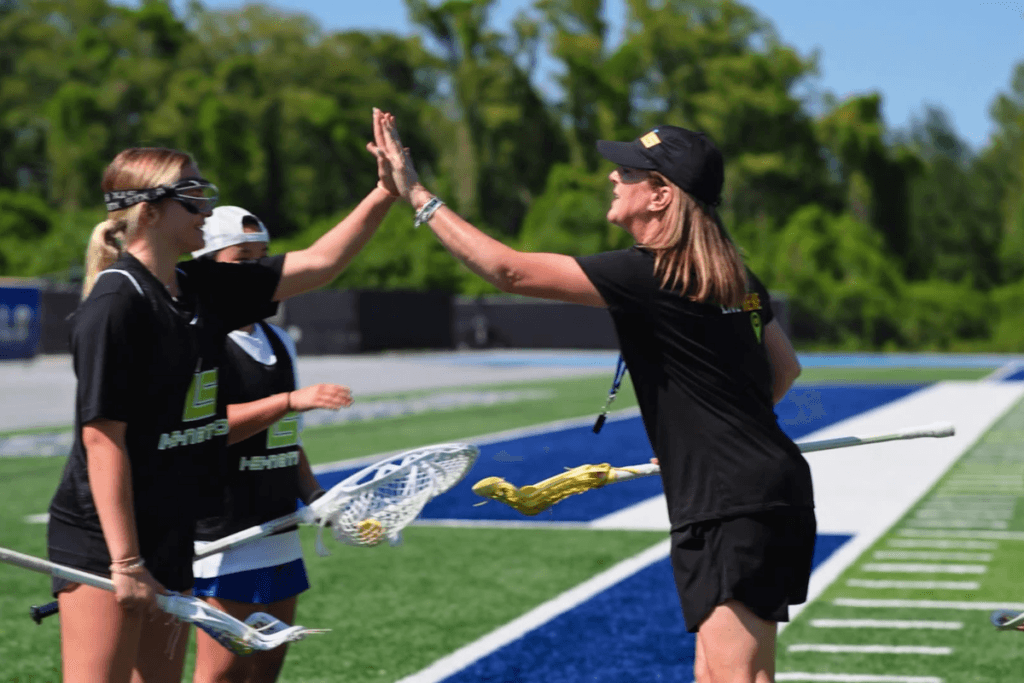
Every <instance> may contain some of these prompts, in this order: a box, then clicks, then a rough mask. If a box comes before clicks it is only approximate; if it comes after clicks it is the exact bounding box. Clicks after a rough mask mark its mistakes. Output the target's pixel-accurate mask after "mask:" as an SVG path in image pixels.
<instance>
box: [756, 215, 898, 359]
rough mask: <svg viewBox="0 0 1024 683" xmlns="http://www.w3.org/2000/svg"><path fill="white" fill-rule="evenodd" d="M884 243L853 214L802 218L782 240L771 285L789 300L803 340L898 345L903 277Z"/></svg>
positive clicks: (794, 219) (795, 219)
mask: <svg viewBox="0 0 1024 683" xmlns="http://www.w3.org/2000/svg"><path fill="white" fill-rule="evenodd" d="M881 247H882V239H881V237H880V236H879V235H878V233H876V232H875V231H873V230H872V229H871V227H870V226H869V225H867V224H866V223H864V222H863V221H861V220H859V219H857V218H856V217H854V216H852V215H850V214H841V215H838V216H837V215H833V214H831V213H829V212H828V211H827V210H826V209H824V208H823V207H821V206H815V205H810V206H806V207H804V208H802V209H800V210H799V211H797V212H796V213H795V214H794V215H793V217H792V219H790V221H789V223H788V224H787V225H786V226H785V228H784V229H783V231H782V233H781V234H780V236H779V247H778V251H777V252H776V257H775V262H774V264H773V267H772V270H771V272H772V280H771V285H772V286H773V287H774V288H778V289H779V290H780V291H784V292H786V293H788V294H789V297H790V302H791V304H792V313H791V316H792V324H793V331H794V335H795V336H797V337H798V338H805V339H813V340H815V341H816V342H818V343H821V342H825V343H828V344H835V345H840V346H845V347H848V348H854V347H856V346H857V345H859V344H861V343H863V341H867V343H868V344H870V345H871V346H872V347H880V346H884V345H886V344H887V343H896V342H897V341H898V328H897V320H898V315H899V313H898V310H897V302H898V299H899V297H900V294H901V291H902V289H903V287H904V283H903V280H902V277H901V276H900V273H899V271H898V270H897V269H896V267H895V266H894V265H893V263H892V262H891V261H890V260H888V259H886V258H885V255H884V253H883V252H882V248H881Z"/></svg>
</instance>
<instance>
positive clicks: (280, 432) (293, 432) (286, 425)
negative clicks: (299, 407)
mask: <svg viewBox="0 0 1024 683" xmlns="http://www.w3.org/2000/svg"><path fill="white" fill-rule="evenodd" d="M298 445H299V414H298V413H288V414H287V415H285V416H284V417H282V418H281V419H280V420H278V421H277V422H275V423H274V424H273V425H271V427H270V429H268V430H267V448H268V449H270V448H288V447H289V446H298Z"/></svg>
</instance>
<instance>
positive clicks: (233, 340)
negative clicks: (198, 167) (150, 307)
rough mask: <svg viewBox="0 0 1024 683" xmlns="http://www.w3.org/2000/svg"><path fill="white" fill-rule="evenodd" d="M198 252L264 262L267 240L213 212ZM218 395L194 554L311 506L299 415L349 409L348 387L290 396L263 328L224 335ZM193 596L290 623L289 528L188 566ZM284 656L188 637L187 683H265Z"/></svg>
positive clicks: (287, 360) (279, 351) (290, 366)
mask: <svg viewBox="0 0 1024 683" xmlns="http://www.w3.org/2000/svg"><path fill="white" fill-rule="evenodd" d="M203 235H204V237H205V239H206V246H204V247H203V248H202V249H199V250H197V251H194V252H192V256H193V257H195V258H202V259H210V260H213V261H220V262H224V263H242V262H246V261H255V260H258V259H261V258H265V257H266V256H267V246H268V243H269V241H270V234H269V232H268V231H267V228H266V227H265V226H264V225H263V223H262V222H261V221H260V219H259V218H257V217H256V216H254V215H253V214H251V213H249V212H248V211H246V210H245V209H243V208H241V207H238V206H219V207H217V208H216V209H214V210H213V215H212V216H210V217H209V218H207V219H206V222H205V223H204V224H203ZM224 355H225V362H224V363H223V364H222V365H221V379H220V391H221V392H223V396H224V401H225V402H226V403H227V404H228V406H227V415H228V425H229V428H230V432H229V433H228V449H227V457H226V458H225V460H224V465H225V476H224V477H223V479H222V480H223V482H224V487H223V491H220V492H217V493H214V494H213V495H214V496H215V497H217V498H219V499H220V500H221V501H222V502H223V506H222V507H221V509H220V510H218V511H217V514H215V515H212V516H210V517H208V518H205V519H202V520H199V522H198V524H197V526H196V550H199V549H200V548H201V547H203V545H205V544H206V543H208V542H209V541H213V540H216V539H218V538H221V537H223V536H227V535H229V534H233V533H235V532H236V531H241V530H242V529H247V528H249V527H251V526H255V525H257V524H263V523H264V522H267V521H270V520H272V519H276V518H278V517H281V516H283V515H286V514H289V513H291V512H294V511H295V501H296V500H297V499H298V500H302V501H303V502H305V503H307V504H308V503H311V502H312V501H314V500H316V498H318V497H319V496H320V495H323V493H324V491H323V489H322V488H320V485H319V484H318V483H317V481H316V478H315V477H314V476H313V471H312V469H310V466H309V460H308V459H307V457H306V452H305V450H304V449H303V447H302V440H301V438H300V429H301V421H300V420H299V418H298V414H300V413H303V412H306V411H308V410H313V409H316V408H326V409H329V410H337V409H338V408H340V407H341V406H346V407H347V406H350V405H351V404H352V396H351V392H350V391H349V389H348V387H343V386H340V385H337V384H314V385H312V386H308V387H305V388H303V389H296V387H297V386H298V373H297V359H296V353H295V342H294V341H293V340H292V338H291V337H290V336H289V335H288V333H287V332H285V331H284V330H282V329H281V328H280V327H277V326H275V325H271V324H270V323H268V322H266V321H259V322H256V323H254V324H252V325H248V326H246V327H243V328H240V329H237V330H235V331H233V332H231V333H230V334H229V335H228V340H227V344H226V348H225V354H224ZM192 569H193V574H194V575H195V585H194V587H193V594H194V595H197V596H199V597H202V598H203V599H205V600H206V601H207V602H210V603H211V604H213V605H214V606H215V607H217V608H218V609H221V610H223V611H225V612H227V613H228V614H230V615H232V616H234V617H236V618H238V619H240V620H243V621H244V620H245V618H246V617H248V616H249V615H251V614H252V613H253V612H267V613H268V614H272V615H273V616H275V617H277V618H278V619H280V620H281V621H283V622H285V623H289V624H290V623H292V622H293V620H294V617H295V604H296V601H297V597H298V595H299V593H302V592H303V591H305V590H307V589H308V588H309V581H308V579H307V577H306V568H305V565H304V564H303V560H302V548H301V546H300V544H299V533H298V529H297V528H294V527H293V528H291V529H287V530H285V531H282V532H280V533H277V534H274V535H272V536H270V537H268V538H263V539H260V540H257V541H254V542H252V543H249V544H247V545H245V546H243V547H240V548H236V549H234V550H228V551H226V552H223V553H217V554H214V555H210V556H209V557H204V558H203V559H201V560H198V561H196V562H195V563H194V564H193V567H192ZM287 651H288V646H287V645H282V646H281V647H278V648H276V649H274V650H270V651H269V652H257V653H254V654H252V655H249V656H244V657H243V656H239V655H235V654H233V653H232V652H231V651H230V650H228V649H226V648H224V647H223V646H222V645H220V644H219V643H218V642H217V641H216V640H214V639H213V638H211V637H210V636H209V635H208V634H206V633H205V632H203V631H202V630H198V629H197V630H196V669H195V675H194V677H193V679H192V680H193V683H273V682H274V681H276V680H277V677H278V675H279V673H280V671H281V667H282V666H283V665H284V658H285V655H286V654H287Z"/></svg>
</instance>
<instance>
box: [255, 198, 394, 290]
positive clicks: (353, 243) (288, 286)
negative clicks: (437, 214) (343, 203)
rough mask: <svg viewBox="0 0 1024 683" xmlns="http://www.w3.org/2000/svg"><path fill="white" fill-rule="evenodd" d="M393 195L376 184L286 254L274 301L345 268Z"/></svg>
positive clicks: (370, 234)
mask: <svg viewBox="0 0 1024 683" xmlns="http://www.w3.org/2000/svg"><path fill="white" fill-rule="evenodd" d="M395 199H397V197H395V196H394V195H392V194H390V193H389V192H388V191H387V190H386V189H385V188H383V187H381V186H379V185H378V186H377V187H375V188H374V189H373V190H372V191H371V192H370V194H368V195H366V197H365V198H364V199H363V201H361V202H359V205H358V206H356V208H355V209H354V210H353V211H352V213H350V214H349V215H348V216H346V217H345V218H344V219H343V220H342V221H341V222H340V223H338V224H337V225H336V226H334V227H333V228H331V229H330V230H329V231H328V232H327V233H325V234H324V235H323V236H322V237H321V238H320V239H318V240H317V241H316V242H314V243H313V244H311V245H310V246H309V247H307V248H305V249H300V250H298V251H290V252H288V253H287V254H285V257H284V268H283V269H282V271H281V281H280V283H278V285H277V290H276V291H275V292H274V301H282V300H284V299H287V298H289V297H293V296H295V295H296V294H302V293H303V292H308V291H310V290H312V289H316V288H318V287H323V286H324V285H326V284H327V283H329V282H330V281H331V280H333V279H334V278H336V277H338V275H339V274H340V273H341V271H343V270H344V269H345V267H346V266H347V265H348V264H349V262H351V261H352V258H353V257H354V256H355V255H356V254H358V253H359V250H360V249H362V248H363V247H364V246H365V245H366V243H367V242H369V241H370V238H371V237H373V234H374V233H375V232H376V231H377V228H378V227H379V226H380V223H381V221H382V220H384V216H385V215H387V212H388V209H390V208H391V205H392V204H394V203H395Z"/></svg>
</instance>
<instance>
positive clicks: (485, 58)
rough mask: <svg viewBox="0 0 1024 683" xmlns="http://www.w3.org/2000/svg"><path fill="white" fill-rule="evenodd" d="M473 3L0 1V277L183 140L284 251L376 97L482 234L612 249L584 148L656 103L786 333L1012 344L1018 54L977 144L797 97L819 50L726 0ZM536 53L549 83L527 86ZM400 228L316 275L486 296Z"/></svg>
mask: <svg viewBox="0 0 1024 683" xmlns="http://www.w3.org/2000/svg"><path fill="white" fill-rule="evenodd" d="M495 6H496V0H443V1H431V0H406V7H407V10H408V12H409V16H410V18H411V20H412V22H413V24H414V25H415V26H417V27H418V31H419V35H413V36H398V35H394V34H390V33H383V32H382V33H363V32H356V31H346V32H325V31H324V30H323V29H322V28H321V27H319V26H318V25H317V24H316V23H315V22H314V21H313V20H312V19H311V18H309V17H307V16H304V15H302V14H285V13H282V12H280V11H278V10H275V9H273V8H271V7H269V6H266V5H260V4H247V5H245V6H244V7H243V8H241V9H237V10H214V9H208V8H205V7H204V6H203V5H202V4H200V3H192V4H190V5H188V7H187V8H186V9H181V10H179V9H176V8H177V7H179V5H176V4H174V3H172V2H170V0H143V1H142V2H141V3H139V4H138V5H137V6H134V7H126V6H122V5H119V4H114V2H113V0H16V1H7V2H4V1H2V0H0V149H2V150H3V154H0V275H29V276H31V275H42V274H47V275H50V276H53V277H58V278H67V277H69V276H71V275H73V271H74V270H75V268H76V264H80V262H81V258H82V253H83V251H84V246H85V241H86V239H87V238H88V234H89V232H90V231H91V229H92V227H93V225H95V223H96V222H98V221H99V220H101V219H102V212H101V210H100V206H99V189H98V188H99V182H100V178H101V175H102V172H103V170H104V168H105V165H106V164H107V163H108V162H109V161H110V159H111V158H113V156H114V155H115V154H116V153H117V152H118V151H120V150H121V149H124V148H125V147H129V146H137V145H159V146H168V147H175V148H179V149H184V150H186V151H189V152H191V153H193V154H194V156H195V157H196V159H197V161H198V163H199V166H200V167H201V169H202V171H203V173H204V175H206V176H207V177H209V178H210V179H211V180H213V181H214V182H215V183H216V184H217V185H218V186H219V187H220V189H221V196H222V198H223V200H224V202H225V203H230V204H237V205H242V206H244V207H246V208H247V209H249V210H251V211H253V212H254V213H256V214H257V215H259V216H260V217H261V218H263V219H264V221H265V222H266V223H267V224H268V225H270V226H271V230H272V231H273V233H274V235H275V248H276V249H280V248H283V247H285V246H290V247H297V248H299V247H304V246H306V245H308V244H310V243H312V242H313V240H315V239H316V237H317V236H318V235H320V234H322V233H323V231H325V230H327V229H329V228H330V226H332V225H334V223H335V222H336V221H337V220H338V219H339V217H340V216H344V215H346V214H347V213H348V211H349V210H351V207H353V206H355V205H356V204H357V203H358V202H359V201H360V200H361V199H362V198H363V197H364V196H365V193H366V191H367V190H368V189H369V188H371V187H372V186H373V183H374V182H375V168H374V164H373V161H372V159H371V158H370V156H369V154H368V153H367V151H366V149H365V144H366V141H367V140H368V139H370V137H371V130H370V118H369V112H370V109H371V107H374V106H379V107H382V108H384V109H387V110H389V111H392V112H394V113H395V114H396V116H397V117H398V118H399V121H400V125H401V127H402V130H403V139H404V141H405V142H406V144H408V145H409V146H410V148H411V149H412V152H413V155H414V158H415V159H416V162H417V167H418V169H419V171H420V174H421V177H422V178H423V179H424V182H425V183H426V184H427V185H428V187H430V188H431V189H432V190H434V191H435V192H437V193H438V194H439V195H441V196H442V197H444V198H445V199H446V201H447V202H448V203H449V205H450V206H452V207H453V208H455V209H456V210H457V211H459V212H460V213H461V214H462V215H464V216H465V217H467V218H468V219H469V220H470V221H472V222H474V223H475V224H477V225H479V226H480V227H482V228H483V229H484V230H485V231H486V232H488V233H489V234H492V235H494V236H495V237H496V238H498V239H500V240H502V241H504V242H506V243H508V244H510V245H513V246H515V247H517V248H522V249H527V250H539V251H551V252H560V253H567V254H586V253H593V252H596V251H601V250H605V249H612V248H619V247H624V246H627V245H628V244H629V243H630V238H629V237H628V235H626V234H625V233H624V232H623V231H622V230H620V229H618V228H615V227H613V226H609V225H608V224H607V222H606V220H605V213H606V211H607V207H608V187H609V185H608V181H607V178H606V175H605V174H606V172H607V170H609V165H608V164H607V162H604V161H603V160H601V159H600V157H599V156H598V155H597V153H596V149H595V144H594V143H595V142H596V141H597V140H600V139H623V140H624V139H630V138H634V137H636V136H637V135H638V134H639V133H640V132H642V131H643V130H644V129H646V128H648V127H650V126H653V125H658V124H662V123H669V124H677V125H683V126H686V127H690V128H695V129H700V130H703V131H706V132H708V133H709V134H710V135H711V136H712V137H713V138H714V139H715V140H716V141H717V142H718V144H719V146H720V147H721V148H722V150H723V152H724V154H725V158H726V162H727V163H726V186H725V191H724V204H723V206H722V208H721V213H722V216H723V218H724V220H725V223H726V225H727V226H729V227H730V228H731V230H732V232H733V234H734V235H735V238H736V240H737V243H738V244H740V245H741V246H742V247H743V248H744V250H745V253H746V258H747V261H748V263H749V264H750V265H751V267H752V268H753V269H754V270H755V271H756V272H758V273H759V274H760V275H761V276H762V278H763V279H764V280H765V281H766V282H767V283H768V284H769V286H772V287H777V288H779V289H780V290H782V291H785V292H788V293H789V294H790V300H791V301H792V302H793V307H794V318H793V320H794V324H795V325H796V327H795V331H796V341H797V343H798V344H800V345H803V346H809V345H818V346H821V345H833V346H835V345H838V346H843V347H847V348H889V347H922V346H925V347H934V348H944V347H947V346H948V347H954V346H957V345H958V344H959V345H977V346H978V347H979V348H980V347H981V346H983V345H984V344H986V343H990V344H992V345H993V347H995V346H998V347H999V348H1009V347H1011V346H1014V345H1015V344H1017V343H1018V340H1024V332H1020V331H1019V330H1024V325H1017V326H1016V327H1014V326H1013V325H1011V324H1010V322H1009V321H1012V320H1016V318H1015V317H1014V315H1015V313H1014V312H1013V311H1012V310H1010V309H1009V308H1007V307H1006V306H1004V305H1003V304H1001V303H996V304H993V305H994V306H995V308H994V309H992V310H989V307H987V306H986V301H988V300H991V299H992V297H996V298H998V296H1004V295H1005V296H1009V295H1007V294H1005V293H1006V292H1011V291H1014V287H1016V286H1017V285H1016V284H1015V283H1019V282H1021V281H1024V63H1021V64H1020V65H1018V67H1017V69H1016V70H1015V72H1014V74H1013V77H1012V79H1011V82H1010V83H1009V87H1008V88H1007V89H1006V91H1005V92H1003V93H1001V94H1000V95H999V96H998V97H997V98H996V99H995V101H994V102H993V104H992V107H991V114H992V118H993V120H994V121H995V123H996V132H995V134H994V135H993V136H992V139H991V141H990V143H989V144H988V145H987V146H986V147H985V148H984V149H982V150H978V151H974V150H971V149H970V148H969V147H968V146H967V145H966V144H965V143H963V142H962V141H961V140H960V138H959V137H958V135H957V133H956V131H955V130H954V128H953V126H952V125H951V124H950V122H949V121H948V119H947V118H946V117H945V115H944V114H943V113H942V112H941V111H940V110H937V109H925V110H924V114H923V116H922V117H921V118H920V119H919V120H916V121H914V122H913V124H912V125H911V126H910V128H909V130H907V131H893V130H891V129H889V128H887V127H886V126H885V123H884V121H883V120H882V116H881V111H882V102H881V97H880V96H879V95H877V94H866V95H861V96H855V97H849V98H846V99H843V100H839V99H836V98H835V97H833V96H832V95H830V94H829V93H818V94H816V95H817V96H818V100H819V101H820V102H822V103H824V107H822V108H821V110H820V113H819V114H818V115H816V116H812V115H811V113H809V111H808V108H807V107H806V106H805V99H806V95H807V87H808V82H807V79H808V77H810V76H812V75H813V74H814V73H815V71H816V69H817V55H816V54H810V55H801V54H799V53H798V52H797V51H795V50H794V49H793V48H792V47H790V46H788V45H786V44H785V43H784V42H783V41H782V40H781V38H780V37H779V35H778V34H777V33H776V31H775V29H774V28H773V26H772V25H771V23H770V22H769V21H768V20H767V19H765V18H764V17H762V16H760V15H759V14H758V13H757V12H755V11H754V10H753V9H752V8H751V7H749V6H746V5H744V4H742V3H741V2H737V1H736V0H629V1H628V2H627V3H626V32H625V36H624V40H623V41H622V42H621V43H620V44H618V45H612V44H611V43H610V42H609V36H608V25H607V23H606V22H605V20H604V11H605V9H606V3H605V2H603V0H535V2H534V3H533V6H532V7H531V8H530V9H529V10H525V11H523V12H521V13H520V14H519V16H517V17H516V19H515V20H514V22H513V23H512V24H511V26H508V27H496V26H494V25H493V24H492V23H491V22H490V21H489V18H490V15H491V13H492V10H493V9H494V7H495ZM542 50H545V51H547V52H548V53H549V54H551V55H552V56H553V58H554V59H555V60H557V62H558V67H559V68H558V69H557V74H558V75H557V76H556V79H557V83H558V86H559V91H558V92H557V93H545V94H544V95H542V94H541V90H540V89H539V87H538V85H537V82H536V79H535V71H536V66H537V61H538V56H539V55H540V54H541V51H542ZM411 223H412V220H411V216H410V212H409V211H408V209H403V208H401V207H396V208H395V209H394V210H393V211H392V212H391V214H390V215H389V217H388V218H387V220H386V221H385V224H384V225H383V226H382V227H381V229H380V234H378V235H377V236H376V237H375V238H374V239H373V240H372V241H371V242H370V244H369V245H368V246H367V248H366V250H365V251H364V253H362V254H360V255H359V256H358V257H357V258H356V259H355V260H354V261H353V262H352V264H351V265H350V266H349V268H348V269H347V270H346V271H345V272H344V273H343V274H342V276H341V277H339V278H338V280H337V282H336V285H337V286H344V287H356V288H377V287H382V288H410V289H421V290H422V289H440V290H446V291H454V292H461V293H465V294H476V293H485V292H491V291H493V288H492V287H491V286H490V285H488V284H486V283H485V282H483V281H482V280H481V279H480V278H478V277H476V276H475V275H473V274H472V273H470V272H469V271H468V270H467V269H466V268H464V267H462V266H461V265H458V264H456V263H455V261H454V260H453V259H451V257H450V256H449V255H448V254H446V253H445V251H444V249H443V248H442V247H441V246H440V245H439V244H438V243H437V242H436V240H435V239H434V238H433V237H432V235H430V234H429V232H428V231H426V230H421V231H418V232H417V231H413V230H412V227H411ZM918 304H920V305H918ZM909 308H920V309H922V310H921V311H920V312H908V310H907V309H909ZM981 312H984V314H985V315H989V314H991V315H992V316H993V317H992V318H991V319H986V320H982V317H983V316H982V315H981ZM1015 329H1016V330H1018V331H1016V332H1015V331H1014V330H1015ZM989 335H991V336H989Z"/></svg>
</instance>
